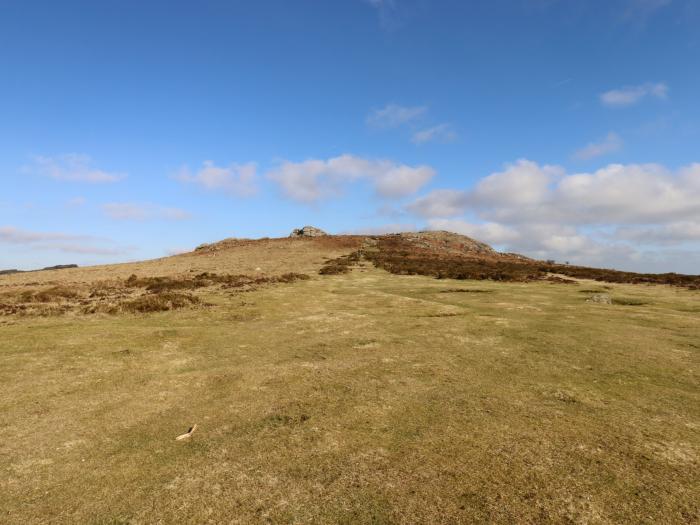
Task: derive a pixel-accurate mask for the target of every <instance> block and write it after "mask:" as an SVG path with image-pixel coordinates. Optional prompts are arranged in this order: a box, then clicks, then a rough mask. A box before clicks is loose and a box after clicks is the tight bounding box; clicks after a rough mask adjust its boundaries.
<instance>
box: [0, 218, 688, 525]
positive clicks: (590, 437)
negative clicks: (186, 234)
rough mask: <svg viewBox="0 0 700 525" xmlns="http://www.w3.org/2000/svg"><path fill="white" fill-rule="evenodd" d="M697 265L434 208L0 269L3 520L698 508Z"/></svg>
mask: <svg viewBox="0 0 700 525" xmlns="http://www.w3.org/2000/svg"><path fill="white" fill-rule="evenodd" d="M591 277H593V278H594V279H600V280H594V279H591ZM695 279H696V277H693V276H675V275H673V274H668V275H666V276H643V275H639V274H627V273H624V272H614V271H611V270H596V269H590V268H583V269H580V268H577V267H570V266H567V265H552V264H548V263H546V262H543V261H535V260H532V259H528V258H525V257H522V256H518V255H514V254H502V253H499V252H497V251H496V250H493V249H492V248H491V247H489V246H488V245H486V244H484V243H481V242H479V241H476V240H474V239H469V238H467V237H463V236H458V235H455V234H451V233H447V232H419V233H405V234H395V235H380V236H363V235H350V236H331V235H320V236H314V237H307V236H300V237H294V238H282V239H258V240H250V239H226V240H224V241H221V242H218V243H213V244H208V245H204V246H202V247H200V248H199V249H197V250H194V251H193V252H190V253H186V254H181V255H177V256H173V257H167V258H162V259H158V260H153V261H144V262H138V263H129V264H120V265H108V266H97V267H87V268H69V269H62V270H60V271H58V270H55V271H43V272H33V273H17V274H11V275H3V276H0V342H1V343H2V344H1V345H0V381H1V382H2V384H3V395H2V397H1V398H0V407H1V409H2V413H3V415H4V421H5V427H4V429H3V439H2V440H0V457H1V458H2V460H3V461H2V464H3V469H4V471H3V474H4V475H3V476H2V477H1V478H0V509H2V511H0V512H2V516H3V522H4V523H23V524H31V523H47V522H50V523H112V524H115V523H120V524H126V523H130V524H131V523H133V524H136V523H175V522H177V523H181V522H185V523H450V524H452V523H645V522H646V523H693V522H697V521H698V520H700V508H699V507H698V499H697V487H698V486H699V483H700V478H699V477H698V468H697V467H698V461H699V459H700V437H699V435H698V428H700V408H699V407H700V389H699V388H698V384H700V381H699V379H700V378H699V377H698V371H699V370H700V366H699V365H700V344H698V341H700V315H698V314H699V313H700V293H699V292H698V291H697V290H693V289H692V287H693V286H695V284H696V283H697V281H696V280H695ZM635 283H636V284H635ZM659 283H662V284H659ZM669 284H673V285H674V286H669ZM194 425H196V429H195V430H194V431H193V432H192V433H191V435H188V436H189V437H185V438H183V439H181V440H176V437H178V436H182V435H185V434H186V433H187V431H188V430H189V429H190V428H192V427H194Z"/></svg>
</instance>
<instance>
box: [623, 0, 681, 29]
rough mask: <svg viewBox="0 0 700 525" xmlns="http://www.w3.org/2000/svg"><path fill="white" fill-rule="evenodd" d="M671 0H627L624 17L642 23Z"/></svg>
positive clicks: (669, 3)
mask: <svg viewBox="0 0 700 525" xmlns="http://www.w3.org/2000/svg"><path fill="white" fill-rule="evenodd" d="M672 1H673V0H627V8H626V10H625V18H627V19H632V20H636V21H638V22H640V23H641V24H644V23H645V22H646V20H647V19H648V18H649V17H650V16H652V15H653V14H654V13H656V12H657V11H659V10H660V9H662V8H664V7H667V6H669V5H671V3H672Z"/></svg>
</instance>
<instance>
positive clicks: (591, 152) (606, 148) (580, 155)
mask: <svg viewBox="0 0 700 525" xmlns="http://www.w3.org/2000/svg"><path fill="white" fill-rule="evenodd" d="M622 146H623V141H622V139H621V138H620V136H619V135H618V134H617V133H614V132H612V131H611V132H610V133H608V134H607V135H606V137H605V138H604V139H603V140H600V141H598V142H590V143H588V144H587V145H586V146H584V147H583V148H581V149H579V150H578V151H576V152H575V153H574V155H573V156H574V159H577V160H590V159H594V158H597V157H601V156H603V155H609V154H610V153H615V152H616V151H619V150H620V149H622Z"/></svg>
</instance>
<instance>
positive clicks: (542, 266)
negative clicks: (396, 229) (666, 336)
mask: <svg viewBox="0 0 700 525" xmlns="http://www.w3.org/2000/svg"><path fill="white" fill-rule="evenodd" d="M371 241H372V242H371V245H370V246H369V247H366V248H365V249H361V250H357V251H355V252H353V253H351V254H350V255H345V256H342V257H339V258H336V259H333V260H330V261H327V262H326V264H325V265H324V266H323V268H322V269H321V270H320V272H319V273H321V274H324V275H328V274H339V273H347V272H348V271H349V268H350V266H351V265H353V264H356V263H357V262H358V261H359V260H360V259H362V258H363V257H364V258H366V259H367V260H369V261H371V262H372V263H373V264H374V265H375V266H376V267H378V268H382V269H384V270H386V271H388V272H391V273H394V274H399V275H428V276H431V277H435V278H437V279H476V280H492V281H513V282H529V281H539V280H547V281H551V282H554V283H561V284H574V283H575V282H576V281H575V280H574V279H593V280H597V281H604V282H610V283H629V284H667V285H673V286H681V287H685V288H688V289H691V290H697V289H700V275H682V274H676V273H664V274H642V273H634V272H623V271H619V270H610V269H601V268H588V267H584V266H570V265H564V264H556V263H552V262H544V261H536V260H534V259H528V258H525V257H520V256H516V255H512V254H498V253H496V252H481V254H479V255H474V254H470V253H467V254H463V255H460V254H457V253H455V252H454V250H442V249H441V248H440V246H439V245H435V244H432V245H430V244H427V243H426V244H420V243H416V242H415V241H413V240H412V239H411V238H406V237H403V236H401V235H389V236H381V237H374V238H372V239H371ZM567 277H570V278H573V279H567Z"/></svg>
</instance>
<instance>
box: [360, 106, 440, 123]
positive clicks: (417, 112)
mask: <svg viewBox="0 0 700 525" xmlns="http://www.w3.org/2000/svg"><path fill="white" fill-rule="evenodd" d="M427 111H428V108H427V107H425V106H399V105H398V104H387V105H386V106H385V107H383V108H381V109H376V110H374V111H372V112H371V113H370V114H369V115H368V116H367V124H369V125H370V126H374V127H378V128H395V127H398V126H401V125H403V124H407V123H409V122H413V121H415V120H416V119H418V118H420V117H422V116H423V115H425V113H426V112H427Z"/></svg>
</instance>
